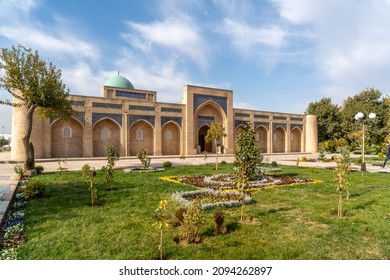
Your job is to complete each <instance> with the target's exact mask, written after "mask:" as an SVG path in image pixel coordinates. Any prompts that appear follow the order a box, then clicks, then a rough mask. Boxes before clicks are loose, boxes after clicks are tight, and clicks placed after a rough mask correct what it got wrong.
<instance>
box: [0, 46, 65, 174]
mask: <svg viewBox="0 0 390 280" xmlns="http://www.w3.org/2000/svg"><path fill="white" fill-rule="evenodd" d="M0 70H3V71H4V72H3V74H2V75H1V76H0V87H1V88H4V89H5V90H7V91H8V92H9V93H10V94H11V95H12V96H13V97H14V100H15V99H16V101H17V102H15V103H13V101H9V100H6V101H1V103H2V104H6V105H11V106H25V107H26V109H27V113H26V131H25V133H24V136H23V146H24V149H25V163H24V167H25V170H31V169H33V168H34V166H35V162H34V148H33V145H32V144H31V143H30V137H31V131H32V125H33V114H34V112H35V111H36V112H37V113H38V114H39V115H40V116H41V117H42V118H50V117H53V116H56V117H60V118H62V119H66V118H69V117H70V116H72V114H73V109H72V106H71V103H70V102H69V100H68V95H69V90H67V89H65V85H64V84H63V83H62V80H61V70H58V69H56V67H55V66H54V64H53V63H52V62H46V61H43V60H41V59H40V58H39V55H38V51H35V52H32V51H31V49H27V48H25V47H23V46H22V45H20V44H19V45H18V47H17V48H16V47H15V46H13V47H12V49H7V48H1V53H0ZM18 91H20V93H18Z"/></svg>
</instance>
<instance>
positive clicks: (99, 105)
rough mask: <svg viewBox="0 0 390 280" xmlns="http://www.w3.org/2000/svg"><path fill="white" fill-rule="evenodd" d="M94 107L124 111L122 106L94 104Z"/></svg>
mask: <svg viewBox="0 0 390 280" xmlns="http://www.w3.org/2000/svg"><path fill="white" fill-rule="evenodd" d="M92 107H95V108H112V109H122V104H112V103H100V102H92Z"/></svg>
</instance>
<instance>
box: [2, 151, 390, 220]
mask: <svg viewBox="0 0 390 280" xmlns="http://www.w3.org/2000/svg"><path fill="white" fill-rule="evenodd" d="M263 156H264V160H263V162H268V163H271V162H272V161H276V162H277V163H278V164H281V165H296V159H297V158H298V157H302V156H306V157H307V158H308V159H316V158H318V155H316V154H279V155H275V154H273V155H267V154H264V155H263ZM330 156H331V155H327V157H328V158H329V157H330ZM150 158H151V166H154V167H157V166H162V164H163V162H165V161H170V162H172V165H174V166H175V165H176V166H177V165H201V164H212V163H215V155H208V156H207V158H206V159H205V158H204V156H203V155H201V156H188V157H186V158H184V159H181V158H179V157H177V156H164V157H158V156H151V157H150ZM223 160H224V161H226V162H228V163H232V162H233V161H234V155H220V156H219V162H222V161H223ZM86 163H89V164H90V165H91V166H92V167H94V168H95V169H96V170H98V169H100V168H101V167H102V166H103V165H105V164H106V163H107V160H106V158H79V159H67V160H66V161H58V160H53V159H38V160H36V165H42V166H43V167H44V172H53V171H56V170H58V168H59V167H62V168H67V169H68V170H70V171H74V170H81V167H82V166H83V165H84V164H86ZM15 164H18V162H14V161H10V153H9V152H2V153H0V219H1V220H2V219H3V216H4V214H5V213H6V211H7V208H8V205H9V203H10V201H11V199H12V196H13V194H14V192H15V189H16V185H17V178H16V176H15V172H14V169H13V167H14V165H15ZM299 166H303V167H315V168H334V167H335V163H334V162H328V163H326V162H310V161H306V162H300V163H299ZM115 167H117V168H124V167H141V163H140V161H139V160H138V159H137V158H136V157H127V158H121V159H120V160H119V161H118V162H117V163H116V165H115ZM353 169H355V170H360V169H359V167H358V166H353ZM367 171H368V172H380V173H390V165H389V166H387V167H386V168H382V167H380V166H372V165H369V164H367Z"/></svg>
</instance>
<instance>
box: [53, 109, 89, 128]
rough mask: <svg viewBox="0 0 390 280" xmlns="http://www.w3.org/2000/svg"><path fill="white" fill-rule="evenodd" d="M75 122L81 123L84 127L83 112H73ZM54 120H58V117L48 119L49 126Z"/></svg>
mask: <svg viewBox="0 0 390 280" xmlns="http://www.w3.org/2000/svg"><path fill="white" fill-rule="evenodd" d="M72 118H74V119H75V120H78V121H79V122H80V123H82V124H83V125H84V126H85V112H77V111H76V112H75V113H74V114H73V116H72ZM56 120H58V117H51V118H50V124H52V123H54V122H55V121H56Z"/></svg>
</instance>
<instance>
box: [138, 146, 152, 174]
mask: <svg viewBox="0 0 390 280" xmlns="http://www.w3.org/2000/svg"><path fill="white" fill-rule="evenodd" d="M137 158H138V159H139V160H140V161H141V163H142V165H143V166H144V169H148V168H149V165H150V158H149V157H148V152H147V151H146V150H145V149H144V148H142V149H141V151H139V152H138V153H137Z"/></svg>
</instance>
